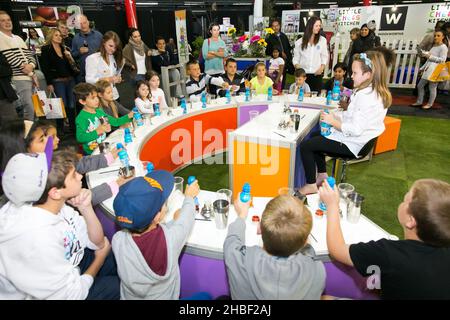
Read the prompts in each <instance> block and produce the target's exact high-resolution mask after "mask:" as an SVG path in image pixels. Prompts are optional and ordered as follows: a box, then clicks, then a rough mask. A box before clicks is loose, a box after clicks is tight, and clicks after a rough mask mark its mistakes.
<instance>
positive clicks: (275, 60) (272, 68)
mask: <svg viewBox="0 0 450 320" xmlns="http://www.w3.org/2000/svg"><path fill="white" fill-rule="evenodd" d="M283 71H284V60H283V58H281V57H280V48H279V47H274V48H273V51H272V59H270V64H269V77H270V78H271V79H272V81H273V83H274V84H273V87H274V88H275V89H277V90H278V91H279V92H281V90H282V85H281V84H282V81H283Z"/></svg>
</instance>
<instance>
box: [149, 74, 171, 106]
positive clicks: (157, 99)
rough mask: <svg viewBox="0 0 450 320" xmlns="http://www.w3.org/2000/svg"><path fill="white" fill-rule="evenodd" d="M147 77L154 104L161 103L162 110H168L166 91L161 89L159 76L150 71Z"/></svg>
mask: <svg viewBox="0 0 450 320" xmlns="http://www.w3.org/2000/svg"><path fill="white" fill-rule="evenodd" d="M146 77H148V83H149V85H150V93H151V101H152V102H153V103H159V109H160V110H163V109H168V106H167V102H166V96H165V94H164V91H163V90H162V89H161V88H160V87H159V84H160V80H159V74H158V73H156V72H155V71H150V72H147V75H146Z"/></svg>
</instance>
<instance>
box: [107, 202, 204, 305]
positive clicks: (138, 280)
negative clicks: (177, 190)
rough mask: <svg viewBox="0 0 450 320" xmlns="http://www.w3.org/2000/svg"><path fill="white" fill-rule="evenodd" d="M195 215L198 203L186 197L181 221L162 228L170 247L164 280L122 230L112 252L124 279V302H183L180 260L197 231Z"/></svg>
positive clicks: (128, 233)
mask: <svg viewBox="0 0 450 320" xmlns="http://www.w3.org/2000/svg"><path fill="white" fill-rule="evenodd" d="M194 215H195V206H194V200H193V199H192V198H189V197H186V198H185V200H184V203H183V207H182V208H181V213H180V217H179V218H178V219H177V220H174V221H171V222H169V223H167V224H160V226H161V228H162V229H163V232H164V236H165V238H166V245H167V271H166V274H165V275H163V276H160V275H157V274H155V273H154V272H153V271H152V270H151V269H150V267H149V266H148V264H147V262H146V261H145V258H144V256H143V255H142V253H141V251H140V250H139V248H138V246H137V245H136V242H134V240H133V237H132V235H131V233H130V232H128V231H126V230H122V231H119V232H117V233H116V234H115V235H114V237H113V240H112V249H113V252H114V256H115V257H116V262H117V272H118V274H119V277H120V279H121V282H120V298H121V299H123V300H138V299H145V300H161V299H165V300H168V299H171V300H173V299H179V296H180V268H179V266H178V258H179V257H180V253H181V250H182V249H183V247H184V245H185V243H186V241H187V238H188V237H189V234H190V233H191V231H192V228H193V227H194V222H195V219H194Z"/></svg>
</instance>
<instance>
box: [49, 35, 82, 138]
mask: <svg viewBox="0 0 450 320" xmlns="http://www.w3.org/2000/svg"><path fill="white" fill-rule="evenodd" d="M73 63H75V61H74V60H73V58H72V55H71V54H70V50H69V49H68V48H67V47H66V46H65V45H64V43H63V38H62V36H61V32H60V31H59V30H58V29H55V28H53V29H50V30H49V31H48V33H47V38H46V42H45V45H44V46H43V47H42V53H41V57H40V64H41V69H42V73H44V76H45V80H46V81H47V84H48V85H47V90H48V91H49V92H54V93H55V95H56V96H57V97H58V98H61V99H62V100H63V102H64V106H65V109H66V113H67V117H68V119H69V126H70V129H71V131H72V132H75V117H76V110H75V99H74V97H73V88H74V86H75V78H74V77H75V76H76V74H75V72H74V70H73V68H72V64H73ZM57 127H58V131H59V134H60V135H62V134H63V133H64V132H63V131H64V121H63V120H62V119H58V120H57Z"/></svg>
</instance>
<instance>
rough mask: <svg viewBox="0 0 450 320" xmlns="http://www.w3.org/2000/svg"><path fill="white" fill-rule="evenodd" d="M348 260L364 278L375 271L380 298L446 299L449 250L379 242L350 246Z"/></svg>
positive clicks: (449, 290) (449, 276)
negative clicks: (379, 284) (378, 273)
mask: <svg viewBox="0 0 450 320" xmlns="http://www.w3.org/2000/svg"><path fill="white" fill-rule="evenodd" d="M350 257H351V259H352V262H353V265H354V266H355V268H356V270H357V271H358V272H359V273H360V274H361V275H363V276H365V277H366V276H371V275H373V273H374V270H376V268H377V267H378V268H379V270H380V273H381V276H380V280H381V296H382V298H383V299H450V248H436V247H432V246H430V245H427V244H425V243H423V242H420V241H415V240H399V241H393V240H386V239H382V240H379V241H370V242H368V243H358V244H353V245H351V246H350ZM374 266H375V268H374ZM368 269H369V270H368Z"/></svg>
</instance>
